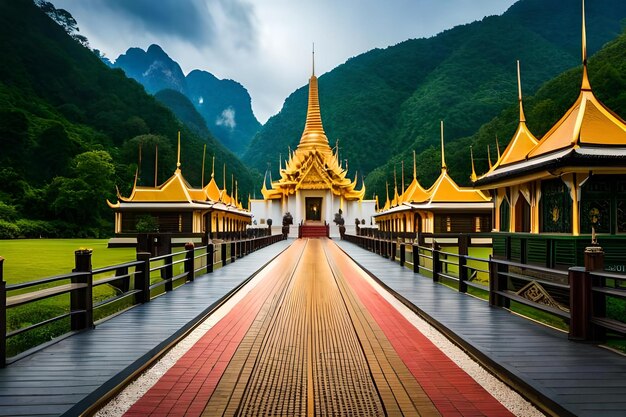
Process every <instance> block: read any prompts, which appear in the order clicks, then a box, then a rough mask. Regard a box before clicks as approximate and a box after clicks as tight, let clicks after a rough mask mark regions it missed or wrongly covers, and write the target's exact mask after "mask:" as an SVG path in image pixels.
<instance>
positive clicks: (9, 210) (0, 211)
mask: <svg viewBox="0 0 626 417" xmlns="http://www.w3.org/2000/svg"><path fill="white" fill-rule="evenodd" d="M16 218H17V210H16V209H15V206H10V205H8V204H6V203H3V202H2V201H0V220H7V221H12V220H15V219H16Z"/></svg>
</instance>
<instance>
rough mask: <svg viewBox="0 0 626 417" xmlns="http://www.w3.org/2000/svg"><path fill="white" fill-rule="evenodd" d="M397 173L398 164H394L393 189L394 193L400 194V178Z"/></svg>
mask: <svg viewBox="0 0 626 417" xmlns="http://www.w3.org/2000/svg"><path fill="white" fill-rule="evenodd" d="M397 175H398V166H397V165H396V164H394V166H393V190H394V194H398V179H397Z"/></svg>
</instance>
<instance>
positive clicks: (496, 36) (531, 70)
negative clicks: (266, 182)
mask: <svg viewBox="0 0 626 417" xmlns="http://www.w3.org/2000/svg"><path fill="white" fill-rule="evenodd" d="M580 11H581V5H580V0H520V1H519V2H518V3H516V4H515V5H513V6H512V7H511V8H510V9H509V10H508V11H507V12H505V13H504V14H503V15H501V16H491V17H486V18H484V19H483V20H481V21H477V22H474V23H470V24H467V25H462V26H457V27H455V28H453V29H450V30H446V31H444V32H442V33H440V34H438V35H437V36H434V37H432V38H428V39H414V40H408V41H405V42H402V43H400V44H397V45H395V46H391V47H388V48H386V49H375V50H372V51H369V52H367V53H364V54H362V55H359V56H357V57H354V58H352V59H350V60H348V61H347V62H346V63H344V64H343V65H340V66H339V67H337V68H335V69H334V70H332V71H330V72H329V73H326V74H324V75H322V76H321V77H320V79H319V89H320V104H321V109H322V118H323V121H324V127H325V129H326V132H327V134H328V136H329V138H330V140H331V141H332V142H334V141H335V140H336V139H339V142H340V148H341V154H342V157H346V158H348V159H349V161H350V170H351V171H352V170H358V171H359V172H360V173H364V174H366V175H367V177H366V185H367V186H368V198H369V197H371V196H372V193H374V192H376V193H377V194H379V195H381V194H383V193H384V190H385V181H386V180H388V179H392V178H393V169H394V166H395V165H396V164H399V162H400V160H401V159H402V158H403V155H404V157H405V160H406V163H407V164H408V165H409V166H410V165H411V163H410V157H409V155H410V153H411V152H412V150H416V151H417V152H418V154H419V158H420V160H422V161H423V162H424V163H423V164H420V165H421V172H420V174H421V176H422V180H423V182H424V184H425V185H426V186H430V184H431V183H432V181H433V180H434V178H435V176H436V174H437V173H438V169H439V168H438V166H439V164H438V163H434V164H433V163H430V162H431V161H434V160H436V159H437V158H438V155H439V147H438V143H439V121H440V120H444V121H445V126H446V142H447V143H449V144H450V145H452V143H453V142H454V141H455V140H458V139H459V138H463V137H467V136H469V135H472V134H474V133H475V132H476V131H478V130H479V128H480V127H481V126H482V125H483V124H485V123H487V122H489V121H490V120H491V119H492V118H494V117H495V116H497V115H498V114H500V113H501V112H502V111H503V110H504V109H506V108H508V107H509V106H510V105H511V104H512V103H515V102H516V97H517V87H516V73H515V62H516V60H517V59H519V60H521V62H522V72H523V74H522V76H523V84H524V92H525V93H526V94H533V93H534V92H536V91H537V89H538V88H539V87H540V86H541V85H542V84H543V83H544V82H546V81H548V80H550V79H551V78H553V77H555V76H556V75H558V74H560V73H561V72H563V71H565V70H567V69H569V68H573V67H576V66H578V65H580V39H581V35H580V27H581V23H580V22H581V12H580ZM625 16H626V2H618V1H614V0H597V1H594V2H588V4H587V28H588V32H587V33H588V46H589V48H588V49H589V51H590V53H594V52H595V51H597V50H598V49H599V48H600V47H601V46H602V45H603V44H605V43H606V42H608V41H610V40H612V39H614V38H615V37H616V36H618V35H619V34H620V33H621V31H622V29H621V22H622V20H623V19H624V17H625ZM320 53H323V52H320ZM303 81H304V80H303ZM306 100H307V89H306V86H304V87H302V88H300V89H298V90H297V91H295V92H294V93H292V94H291V95H290V96H289V97H288V98H287V99H286V101H285V103H284V106H283V108H282V110H281V111H280V113H279V114H277V115H276V116H274V117H272V118H270V120H269V121H268V122H267V123H266V124H265V125H264V126H263V128H262V129H261V131H260V132H259V133H258V134H257V136H256V137H255V138H254V139H253V141H252V143H251V144H250V148H249V149H248V152H247V153H246V155H245V156H244V162H246V163H248V164H249V165H251V166H254V167H255V168H257V169H259V170H263V169H264V168H265V167H266V164H267V162H268V161H270V162H271V163H272V165H273V167H274V171H276V166H277V164H276V163H275V160H276V159H277V153H278V152H280V151H281V150H286V149H287V146H291V147H292V148H293V147H294V146H296V145H297V143H298V140H299V138H300V134H301V132H302V128H303V125H304V118H305V113H306ZM499 136H500V137H501V138H504V137H506V135H505V132H502V133H501V134H500V135H499ZM493 141H495V138H494V139H493ZM494 144H495V143H494ZM502 145H504V144H502ZM284 152H285V151H283V153H284ZM458 156H459V157H462V158H463V160H461V159H458V160H455V159H454V158H455V157H456V156H455V154H454V153H453V152H451V153H450V155H449V156H448V157H449V158H452V159H451V160H450V161H449V162H448V165H449V166H451V167H452V168H451V169H452V171H453V172H456V171H457V170H456V168H455V167H456V166H457V165H458V166H459V167H460V166H461V165H460V164H464V165H466V166H469V158H468V151H467V149H465V150H464V151H463V152H462V153H459V154H458ZM465 160H467V164H466V163H465V162H464V161H465ZM399 170H400V167H399V165H398V174H400V171H399ZM352 172H353V171H352ZM350 175H352V174H350ZM406 175H407V177H409V176H410V173H409V172H408V170H407V172H406ZM468 175H469V171H463V172H461V173H460V176H461V177H462V178H460V180H461V179H465V178H467V177H468Z"/></svg>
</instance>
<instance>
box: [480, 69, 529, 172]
mask: <svg viewBox="0 0 626 417" xmlns="http://www.w3.org/2000/svg"><path fill="white" fill-rule="evenodd" d="M517 91H518V101H519V124H518V125H517V130H516V131H515V134H513V138H512V139H511V141H510V142H509V145H508V146H507V147H506V149H505V150H504V153H503V154H502V156H500V157H499V158H498V160H497V161H496V163H495V164H494V165H493V167H492V168H491V169H490V170H489V171H490V172H491V171H494V170H496V169H498V167H499V166H501V165H507V164H512V163H514V162H518V161H522V160H524V159H526V156H527V155H528V153H529V152H530V151H531V150H532V149H533V148H534V147H535V146H536V145H537V143H538V141H537V138H536V137H535V135H533V134H532V133H531V132H530V130H528V126H526V116H525V115H524V104H523V102H522V81H521V76H520V66H519V61H517Z"/></svg>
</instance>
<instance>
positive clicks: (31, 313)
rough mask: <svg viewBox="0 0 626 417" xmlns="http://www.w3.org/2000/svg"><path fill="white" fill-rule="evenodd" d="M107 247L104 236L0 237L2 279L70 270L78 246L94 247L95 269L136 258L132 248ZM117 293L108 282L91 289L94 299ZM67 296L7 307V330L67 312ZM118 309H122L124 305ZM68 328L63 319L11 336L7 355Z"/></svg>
mask: <svg viewBox="0 0 626 417" xmlns="http://www.w3.org/2000/svg"><path fill="white" fill-rule="evenodd" d="M106 246H107V240H106V239H20V240H0V256H2V257H4V258H5V261H4V280H5V281H6V282H7V283H8V284H17V283H21V282H27V281H36V280H39V279H41V278H46V277H50V276H55V275H62V274H66V273H69V272H71V270H72V269H73V268H74V251H75V250H77V249H80V248H88V249H93V254H92V266H93V267H94V268H98V267H103V266H110V265H115V264H120V263H124V262H128V261H132V260H134V259H135V249H134V248H115V249H108V248H107V247H106ZM102 278H104V277H97V279H102ZM67 282H68V281H67V280H65V281H60V282H58V283H55V284H52V285H60V284H64V283H67ZM24 291H28V290H24ZM30 291H32V289H31V290H30ZM20 292H23V291H20ZM17 293H18V291H12V292H10V293H9V295H15V294H17ZM117 293H118V291H117V290H116V289H115V288H113V287H111V286H110V285H103V286H100V287H97V288H95V289H94V301H95V302H97V301H99V300H104V299H107V298H109V297H112V296H114V295H115V294H117ZM69 299H70V297H69V294H62V295H58V296H55V297H52V298H48V299H45V300H40V301H36V302H33V303H29V304H26V305H22V306H19V307H15V308H12V309H10V310H8V312H7V330H8V331H9V332H10V331H13V330H17V329H21V328H24V327H27V326H29V325H32V324H36V323H40V322H42V321H44V320H47V319H50V318H53V317H57V316H59V315H61V314H64V313H67V312H68V311H69ZM105 308H106V307H105ZM120 308H123V306H121V307H120ZM106 309H107V310H109V311H108V314H110V313H111V312H114V309H111V308H110V307H109V308H106ZM103 313H104V312H103ZM96 316H99V314H98V313H96ZM68 330H69V320H67V319H63V320H61V321H58V322H55V323H51V324H49V325H46V326H42V327H40V328H37V329H34V330H30V331H28V332H25V333H22V334H20V335H17V336H15V337H11V338H9V339H8V340H7V351H8V355H9V356H14V355H16V354H18V353H20V352H23V351H25V350H27V349H29V348H31V347H33V346H36V345H39V344H41V343H43V342H46V341H48V340H51V339H53V338H55V337H58V336H60V335H62V334H64V333H66V332H67V331H68Z"/></svg>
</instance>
